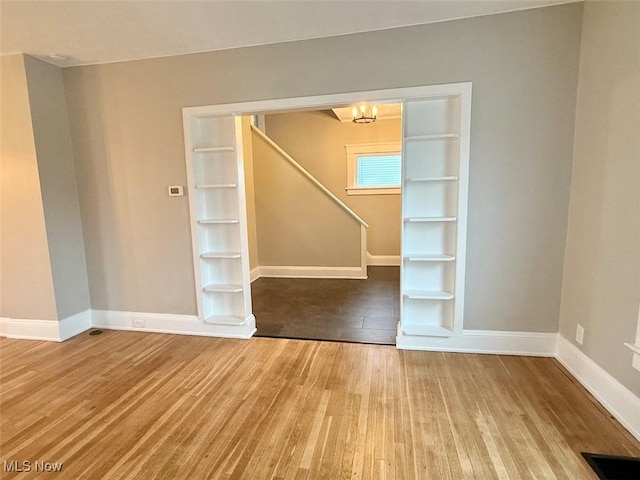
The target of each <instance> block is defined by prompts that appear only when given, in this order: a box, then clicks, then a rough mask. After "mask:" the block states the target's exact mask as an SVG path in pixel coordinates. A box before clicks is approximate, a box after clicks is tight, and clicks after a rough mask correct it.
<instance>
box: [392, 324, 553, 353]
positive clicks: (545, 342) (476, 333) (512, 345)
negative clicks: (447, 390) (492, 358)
mask: <svg viewBox="0 0 640 480" xmlns="http://www.w3.org/2000/svg"><path fill="white" fill-rule="evenodd" d="M556 337H557V334H556V333H539V332H502V331H494V330H463V331H462V335H452V336H449V337H436V336H421V335H406V334H404V333H403V332H402V331H401V330H399V331H398V336H397V337H396V347H397V348H398V349H401V350H427V351H432V352H459V353H491V354H499V355H523V356H533V357H553V356H555V352H556Z"/></svg>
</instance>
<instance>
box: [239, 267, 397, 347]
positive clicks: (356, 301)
mask: <svg viewBox="0 0 640 480" xmlns="http://www.w3.org/2000/svg"><path fill="white" fill-rule="evenodd" d="M368 276H369V278H367V279H366V280H343V279H306V278H259V279H258V280H256V281H255V282H253V283H252V284H251V297H252V303H253V313H254V314H255V316H256V325H257V328H258V333H257V335H258V336H265V337H280V338H299V339H314V340H334V341H343V342H359V343H378V344H384V345H395V343H396V326H397V323H398V319H399V317H400V268H399V267H369V268H368Z"/></svg>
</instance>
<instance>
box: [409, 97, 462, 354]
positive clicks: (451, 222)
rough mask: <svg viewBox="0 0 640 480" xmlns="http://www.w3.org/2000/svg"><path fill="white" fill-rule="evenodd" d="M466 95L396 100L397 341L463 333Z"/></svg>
mask: <svg viewBox="0 0 640 480" xmlns="http://www.w3.org/2000/svg"><path fill="white" fill-rule="evenodd" d="M469 101H470V99H469V98H463V97H462V95H461V94H446V95H440V96H432V97H426V98H412V99H406V100H405V101H404V103H403V172H402V178H403V192H402V223H403V225H402V268H401V293H402V303H401V322H400V327H399V330H398V343H399V345H400V344H401V343H403V342H404V343H407V340H406V338H407V337H412V336H420V337H424V336H427V337H450V336H453V335H457V334H461V333H462V306H463V296H464V252H465V240H466V209H467V201H466V199H467V182H468V180H467V170H468V169H467V166H468V137H469V130H468V125H469V108H468V102H469ZM408 343H411V341H409V342H408Z"/></svg>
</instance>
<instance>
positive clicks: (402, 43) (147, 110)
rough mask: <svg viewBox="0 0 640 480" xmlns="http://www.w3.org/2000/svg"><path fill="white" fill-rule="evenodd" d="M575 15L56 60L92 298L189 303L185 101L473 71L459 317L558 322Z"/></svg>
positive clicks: (477, 325) (497, 324)
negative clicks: (182, 194)
mask: <svg viewBox="0 0 640 480" xmlns="http://www.w3.org/2000/svg"><path fill="white" fill-rule="evenodd" d="M581 20H582V5H581V4H567V5H561V6H556V7H549V8H540V9H535V10H527V11H520V12H513V13H508V14H503V15H490V16H485V17H477V18H471V19H463V20H456V21H450V22H443V23H438V24H430V25H421V26H415V27H407V28H399V29H389V30H383V31H377V32H370V33H362V34H356V35H347V36H341V37H331V38H323V39H318V40H309V41H301V42H292V43H286V44H277V45H266V46H260V47H251V48H243V49H234V50H225V51H220V52H210V53H201V54H194V55H183V56H176V57H167V58H158V59H151V60H145V61H133V62H123V63H115V64H107V65H96V66H89V67H74V68H67V69H65V70H64V78H65V88H66V94H67V102H68V110H69V117H70V126H71V135H72V139H73V145H74V157H75V161H76V169H77V178H78V187H79V195H80V208H81V213H82V223H83V232H84V237H85V248H86V255H87V263H88V272H89V283H90V287H91V299H92V305H93V307H94V308H104V309H111V310H134V311H135V310H138V311H147V312H165V313H187V314H193V313H195V311H196V307H195V292H194V281H193V270H192V269H193V267H192V257H191V242H190V237H189V231H190V229H189V214H188V211H189V210H188V205H187V201H186V198H182V199H180V198H178V199H174V198H171V199H170V198H168V197H167V196H166V186H167V185H171V184H185V183H186V178H185V175H186V173H185V164H184V162H185V161H184V144H183V138H182V124H181V122H182V117H181V110H180V109H181V107H183V106H194V105H207V104H217V103H230V102H240V101H249V100H259V99H273V98H285V97H294V96H304V95H315V94H329V93H340V92H351V91H364V90H375V89H384V88H392V87H403V86H414V85H428V84H439V83H449V82H460V81H471V82H473V106H472V108H473V111H472V126H471V167H470V168H471V170H470V176H469V178H470V186H469V224H468V241H467V245H468V246H467V277H466V298H465V306H466V310H465V320H464V321H465V327H466V328H472V329H490V330H494V329H497V330H516V331H543V332H544V331H546V332H554V331H557V328H558V315H559V306H560V289H561V281H562V266H563V259H564V246H565V237H566V221H567V209H568V197H569V184H570V171H571V159H572V149H573V126H574V116H575V95H576V83H577V71H578V59H579V43H580V28H581ZM354 72H367V74H366V75H360V74H354ZM261 261H262V259H261Z"/></svg>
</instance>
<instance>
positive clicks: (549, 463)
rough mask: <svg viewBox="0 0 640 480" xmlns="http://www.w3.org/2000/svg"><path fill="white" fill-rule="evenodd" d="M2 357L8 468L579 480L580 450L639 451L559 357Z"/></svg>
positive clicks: (114, 338)
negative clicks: (44, 465) (40, 464)
mask: <svg viewBox="0 0 640 480" xmlns="http://www.w3.org/2000/svg"><path fill="white" fill-rule="evenodd" d="M0 361H1V363H0V388H1V391H0V392H1V393H0V395H1V396H0V412H1V424H0V434H1V439H0V462H2V461H3V460H18V461H20V462H21V461H24V460H29V461H31V462H35V461H36V460H38V461H47V462H63V470H62V472H61V473H58V474H53V473H52V474H46V478H72V479H76V478H87V479H101V478H105V479H112V478H143V479H151V478H163V479H182V478H184V479H205V478H221V479H230V478H241V479H259V480H264V479H268V478H292V479H339V478H367V479H369V478H389V479H399V480H405V479H437V480H439V479H456V480H458V479H494V478H499V479H506V478H508V479H525V478H526V479H552V478H558V479H572V480H574V479H595V478H596V476H595V475H594V474H593V473H592V472H591V471H590V470H589V468H588V466H587V465H586V463H585V462H584V461H583V460H582V458H581V457H580V455H579V452H580V451H592V452H602V453H609V454H617V455H636V456H637V455H639V454H640V445H639V444H638V442H636V441H635V440H634V439H633V438H632V437H631V436H630V435H629V434H628V433H627V432H626V431H624V430H623V429H622V427H620V426H619V425H618V424H617V423H616V422H615V421H614V420H612V419H611V418H610V416H609V415H608V414H606V412H605V411H604V410H603V409H602V408H601V407H600V406H599V405H598V404H597V403H595V401H594V400H593V399H592V398H591V397H590V396H589V395H588V394H587V393H586V392H585V391H584V390H583V389H582V388H581V387H580V386H578V385H576V384H575V383H574V382H573V381H572V380H571V378H570V377H569V376H568V375H567V374H566V372H565V371H564V370H563V369H562V368H561V367H560V366H559V365H558V363H557V362H556V361H554V360H552V359H545V358H532V357H528V358H527V357H509V356H494V355H470V354H446V353H427V352H403V351H398V350H396V349H395V348H394V347H391V346H382V345H361V344H349V343H335V342H327V343H325V342H312V341H301V340H284V339H272V338H254V339H252V340H248V341H243V340H227V339H214V338H203V337H188V336H178V335H161V334H147V333H136V332H116V331H104V333H102V334H101V335H97V336H89V335H88V334H86V333H85V334H83V335H80V336H78V337H75V338H73V339H71V340H68V341H67V342H64V343H61V344H56V343H47V342H36V341H24V340H8V339H0ZM0 468H2V463H0ZM0 476H1V477H2V478H3V479H5V478H6V479H10V478H20V479H23V478H25V479H26V478H45V475H44V474H43V473H39V474H35V473H33V472H32V473H19V474H17V473H7V472H3V473H2V474H0Z"/></svg>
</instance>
